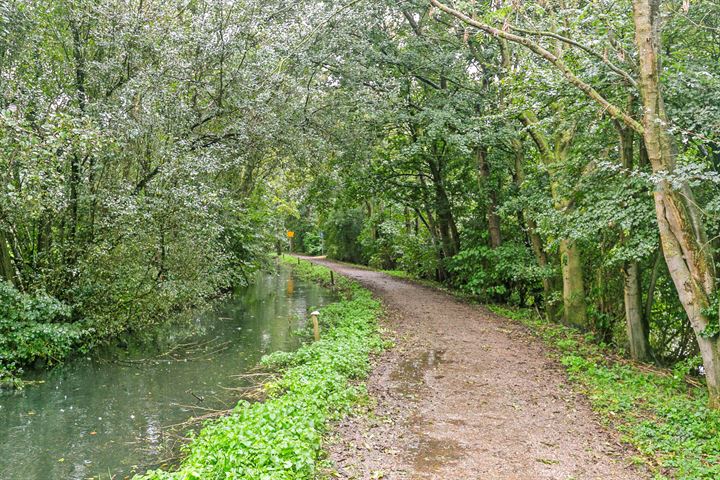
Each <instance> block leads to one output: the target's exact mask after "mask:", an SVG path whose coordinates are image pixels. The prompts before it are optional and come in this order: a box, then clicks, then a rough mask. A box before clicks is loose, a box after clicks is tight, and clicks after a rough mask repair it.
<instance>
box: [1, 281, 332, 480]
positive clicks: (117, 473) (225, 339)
mask: <svg viewBox="0 0 720 480" xmlns="http://www.w3.org/2000/svg"><path fill="white" fill-rule="evenodd" d="M334 299H335V295H334V294H333V293H332V292H330V291H329V290H327V289H324V288H322V287H320V286H319V285H318V284H317V283H314V282H311V281H307V280H302V279H298V278H295V277H293V275H292V274H291V272H290V270H289V269H288V268H286V267H283V268H280V269H279V270H278V271H277V272H271V273H262V274H258V275H257V277H256V279H255V282H254V283H253V285H251V286H250V287H247V288H244V289H242V290H240V291H239V292H238V293H237V294H236V295H234V296H233V297H231V298H229V299H227V300H223V301H219V302H217V303H216V304H215V305H214V307H213V308H210V309H208V310H205V311H203V312H199V313H197V314H196V315H194V316H192V317H190V318H188V319H185V320H184V321H178V322H175V323H174V324H172V325H169V326H168V327H167V328H163V329H160V330H158V331H155V332H153V333H152V335H146V336H145V337H144V338H143V339H142V341H140V340H137V341H130V340H128V341H127V342H121V345H120V346H118V347H116V348H114V349H111V350H106V351H104V352H99V353H98V354H97V355H95V356H93V357H92V358H80V359H76V360H74V361H72V362H69V363H67V364H65V365H62V366H60V367H58V368H55V369H53V370H50V371H46V372H39V373H37V374H36V375H35V376H34V380H37V381H39V382H42V383H39V384H36V385H33V386H31V387H29V388H26V389H24V390H21V391H4V392H1V393H0V478H2V479H3V480H16V479H17V480H20V479H22V480H44V479H48V480H49V479H53V480H54V479H72V480H75V479H83V480H85V479H89V478H97V479H99V478H125V477H126V476H132V475H133V473H134V472H136V471H144V470H145V469H147V468H157V467H158V466H160V465H161V464H163V463H164V462H165V461H167V460H170V459H171V457H172V449H173V446H174V445H176V444H177V443H178V441H179V438H178V437H179V436H182V435H183V434H185V433H186V430H187V429H188V428H189V427H187V428H185V427H181V428H180V429H178V428H172V426H173V425H178V424H182V423H183V422H186V421H187V420H188V419H190V418H191V417H194V416H198V415H203V414H205V413H208V412H212V411H220V410H227V409H229V408H232V406H233V405H234V404H235V403H236V402H237V399H238V396H239V395H238V393H237V391H233V390H228V388H230V389H232V388H233V387H236V386H238V385H243V384H244V383H246V381H245V380H243V379H241V378H238V377H237V375H238V374H239V373H242V372H245V371H247V370H248V369H251V368H253V367H254V366H255V365H257V363H258V362H259V360H260V358H261V357H262V356H263V355H265V354H268V353H272V352H275V351H278V350H282V351H292V350H294V349H296V348H297V347H298V346H299V345H300V340H299V338H298V336H297V335H295V333H294V332H295V331H297V330H298V329H302V328H303V327H304V326H305V322H306V319H307V313H308V312H309V311H310V309H312V308H316V307H322V306H323V305H325V304H327V303H330V302H332V301H333V300H334Z"/></svg>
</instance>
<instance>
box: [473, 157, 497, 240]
mask: <svg viewBox="0 0 720 480" xmlns="http://www.w3.org/2000/svg"><path fill="white" fill-rule="evenodd" d="M475 158H476V159H477V171H478V183H479V184H480V185H479V186H480V191H484V192H485V193H486V194H487V207H486V216H487V222H488V233H489V234H490V247H491V248H497V247H499V246H500V244H501V243H502V239H501V237H500V217H499V216H498V214H497V207H498V199H497V193H498V192H497V190H496V189H495V188H493V187H494V186H493V185H490V182H491V176H490V165H489V164H488V162H487V148H485V147H477V148H476V149H475Z"/></svg>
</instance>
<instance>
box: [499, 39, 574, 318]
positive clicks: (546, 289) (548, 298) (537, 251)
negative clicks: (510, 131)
mask: <svg viewBox="0 0 720 480" xmlns="http://www.w3.org/2000/svg"><path fill="white" fill-rule="evenodd" d="M503 43H505V47H507V42H503ZM512 147H513V152H514V154H515V178H514V180H515V185H516V186H517V187H518V188H520V187H521V186H522V184H523V182H524V181H525V169H524V166H523V162H524V161H525V155H524V152H523V146H522V142H521V141H520V140H519V139H517V138H515V139H513V140H512ZM520 216H521V218H522V221H521V224H522V223H524V224H525V226H526V227H527V233H528V238H529V239H530V248H532V252H533V254H534V255H535V259H536V260H537V263H538V265H539V266H540V267H541V268H543V269H545V268H547V267H548V263H549V262H548V258H547V253H546V252H545V248H544V246H543V241H542V239H541V238H540V235H538V233H537V224H536V223H535V220H533V219H532V218H529V217H528V216H527V215H525V214H524V213H523V212H522V211H521V212H520ZM555 283H556V282H554V281H553V279H552V278H549V277H546V276H543V277H542V286H543V300H544V303H545V314H546V315H547V317H548V320H550V321H556V320H557V319H558V318H560V315H559V311H558V308H557V305H555V304H554V302H553V301H552V298H553V292H555Z"/></svg>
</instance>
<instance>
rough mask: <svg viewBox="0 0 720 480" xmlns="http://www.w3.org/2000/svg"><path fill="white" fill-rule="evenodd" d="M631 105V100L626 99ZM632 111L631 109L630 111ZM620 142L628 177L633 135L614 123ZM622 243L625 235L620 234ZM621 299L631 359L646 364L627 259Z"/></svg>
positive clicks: (635, 269)
mask: <svg viewBox="0 0 720 480" xmlns="http://www.w3.org/2000/svg"><path fill="white" fill-rule="evenodd" d="M629 103H630V105H632V97H631V98H630V100H629ZM630 109H631V108H630ZM615 127H616V129H617V131H618V136H619V139H620V160H621V162H622V166H623V169H624V170H625V172H627V173H626V174H627V175H630V171H631V170H632V169H633V163H634V162H633V157H634V149H633V143H634V137H635V132H634V131H633V130H631V129H630V128H627V127H625V126H623V125H622V124H621V123H620V122H617V121H616V122H615ZM620 241H621V243H622V242H625V235H624V234H622V235H621V239H620ZM622 274H623V299H624V304H625V324H626V331H627V336H628V342H629V344H630V356H631V357H632V358H633V359H634V360H640V361H646V360H648V359H649V358H650V339H649V336H650V331H649V322H647V321H646V319H645V318H644V316H643V308H642V292H641V287H640V266H639V265H638V262H637V260H628V261H626V262H624V264H623V266H622Z"/></svg>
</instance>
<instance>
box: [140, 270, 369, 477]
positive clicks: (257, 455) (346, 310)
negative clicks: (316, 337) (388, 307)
mask: <svg viewBox="0 0 720 480" xmlns="http://www.w3.org/2000/svg"><path fill="white" fill-rule="evenodd" d="M290 258H291V257H286V258H283V259H282V260H283V261H285V262H287V263H291V262H292V263H294V262H296V260H294V259H292V260H290ZM293 267H294V269H295V271H296V273H297V275H299V276H300V277H303V278H306V279H312V280H315V281H328V280H329V278H330V274H329V270H328V269H326V268H324V267H319V266H313V265H310V264H309V263H307V262H303V263H302V264H301V265H293ZM336 280H337V281H336V285H337V286H338V289H339V292H340V294H341V300H340V301H339V302H337V303H333V304H331V305H329V306H327V307H325V308H323V310H322V313H321V315H320V325H321V329H322V339H321V340H320V341H318V342H314V343H310V344H307V345H305V346H303V347H301V348H300V349H298V350H297V351H295V352H290V353H288V352H277V353H274V354H271V355H268V356H266V357H264V358H263V360H262V363H263V365H264V366H266V367H267V368H269V369H273V370H277V371H282V373H283V374H282V377H281V378H280V380H277V381H275V382H272V383H269V384H267V385H266V386H265V388H266V389H267V392H268V398H267V400H265V401H264V402H262V403H248V402H244V401H243V402H240V403H239V404H238V405H237V407H236V408H235V409H234V410H233V412H232V414H230V415H229V416H227V417H224V418H222V419H220V420H215V421H211V422H209V423H208V424H206V425H205V426H204V428H203V429H202V430H201V431H200V433H199V434H198V436H197V437H196V438H194V439H193V441H192V442H191V443H190V444H189V445H188V447H187V448H186V452H185V453H186V454H187V456H186V458H185V460H184V461H183V462H182V464H181V466H180V467H179V469H178V470H177V471H174V472H166V471H161V470H157V471H153V472H148V473H147V474H145V475H144V476H136V477H135V479H136V480H140V479H144V480H160V479H163V480H165V479H177V480H180V479H182V480H190V479H193V480H194V479H197V480H215V479H218V480H219V479H228V478H232V479H257V480H271V479H272V480H285V479H287V480H290V479H292V480H301V479H311V478H314V476H315V472H316V471H317V468H318V465H319V463H320V461H321V458H322V438H323V434H324V433H325V432H326V428H327V425H328V423H329V422H330V421H331V420H334V419H338V418H340V417H342V416H343V415H345V414H346V413H348V412H349V410H350V409H351V408H352V406H353V405H354V404H355V403H356V402H358V401H359V400H360V399H362V398H364V397H365V396H366V391H365V387H364V385H363V384H361V383H359V382H357V381H358V380H361V379H364V378H366V377H367V375H368V373H369V369H370V355H371V354H372V353H377V352H379V351H380V350H382V348H383V341H382V339H381V337H380V333H379V330H378V326H377V322H376V319H377V317H378V316H379V315H380V313H381V307H380V304H379V302H377V301H376V300H374V299H373V298H372V296H371V294H370V292H369V291H367V290H365V289H363V288H361V287H360V286H359V285H358V284H356V283H354V282H352V281H350V280H348V279H346V278H344V277H337V279H336Z"/></svg>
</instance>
